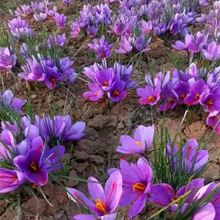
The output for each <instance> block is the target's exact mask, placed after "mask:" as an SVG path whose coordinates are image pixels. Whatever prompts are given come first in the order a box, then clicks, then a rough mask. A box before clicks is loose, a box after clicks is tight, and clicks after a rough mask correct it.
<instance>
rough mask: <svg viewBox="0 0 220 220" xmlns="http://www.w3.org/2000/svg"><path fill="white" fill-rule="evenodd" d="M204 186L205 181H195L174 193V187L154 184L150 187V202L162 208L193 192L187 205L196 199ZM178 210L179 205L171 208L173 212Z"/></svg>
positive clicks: (187, 199) (188, 197) (187, 200)
mask: <svg viewBox="0 0 220 220" xmlns="http://www.w3.org/2000/svg"><path fill="white" fill-rule="evenodd" d="M203 186H204V179H194V180H192V181H191V182H190V183H189V184H188V185H186V186H183V187H181V188H180V189H179V190H178V191H177V192H176V193H175V192H174V190H173V188H172V186H170V185H169V184H166V183H160V184H154V185H152V186H151V187H150V196H151V197H150V198H149V201H150V202H151V203H153V204H156V205H158V206H160V207H165V206H168V205H169V204H170V203H172V202H174V201H175V200H176V199H178V198H179V197H180V196H183V195H184V194H185V193H187V192H189V191H190V190H192V191H191V192H190V193H189V195H188V196H187V197H186V201H185V203H189V202H190V201H191V200H192V198H193V197H194V195H195V193H196V192H197V191H198V190H199V189H200V188H201V187H203ZM177 208H178V203H175V204H174V205H172V206H171V207H170V210H171V211H174V212H175V211H176V210H177Z"/></svg>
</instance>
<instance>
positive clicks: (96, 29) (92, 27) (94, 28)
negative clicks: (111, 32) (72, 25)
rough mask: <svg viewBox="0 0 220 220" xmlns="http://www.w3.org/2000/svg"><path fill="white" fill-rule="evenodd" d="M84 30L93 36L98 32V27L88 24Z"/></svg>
mask: <svg viewBox="0 0 220 220" xmlns="http://www.w3.org/2000/svg"><path fill="white" fill-rule="evenodd" d="M86 32H87V34H88V35H89V37H95V36H96V35H97V33H98V28H96V27H94V26H88V27H87V29H86Z"/></svg>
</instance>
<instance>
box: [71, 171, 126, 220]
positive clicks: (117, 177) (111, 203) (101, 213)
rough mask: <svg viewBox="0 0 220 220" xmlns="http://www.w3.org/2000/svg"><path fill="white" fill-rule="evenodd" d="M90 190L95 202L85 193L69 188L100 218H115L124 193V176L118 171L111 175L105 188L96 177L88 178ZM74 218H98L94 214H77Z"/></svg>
mask: <svg viewBox="0 0 220 220" xmlns="http://www.w3.org/2000/svg"><path fill="white" fill-rule="evenodd" d="M88 180H89V181H92V182H88V190H89V193H90V195H91V198H92V200H93V201H95V204H94V202H92V201H90V200H89V199H88V198H87V197H86V196H85V195H84V194H83V193H81V192H80V191H78V190H76V189H71V188H67V190H68V193H69V194H70V195H71V196H72V197H73V198H74V199H75V200H76V201H78V202H79V203H80V204H82V205H83V206H84V207H86V208H88V209H89V210H91V212H92V213H94V214H95V216H97V217H98V218H102V219H105V218H106V219H109V220H113V219H115V218H116V213H115V209H116V208H117V207H118V204H119V201H120V198H121V195H122V176H121V174H120V172H118V171H116V172H114V173H112V174H111V175H110V177H109V178H108V180H107V181H106V184H105V189H103V187H102V185H101V184H100V183H98V181H97V179H95V178H94V177H89V179H88ZM73 219H77V220H88V219H96V218H95V217H94V216H93V215H83V214H82V215H76V216H74V218H73Z"/></svg>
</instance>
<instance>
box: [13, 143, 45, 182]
mask: <svg viewBox="0 0 220 220" xmlns="http://www.w3.org/2000/svg"><path fill="white" fill-rule="evenodd" d="M13 162H14V165H15V166H16V167H17V168H18V169H19V170H20V171H21V172H23V173H24V176H25V178H26V179H27V180H28V181H30V182H31V183H34V185H35V186H37V185H40V186H44V185H45V184H47V181H48V170H47V164H46V163H45V161H44V160H43V146H42V145H39V146H36V147H34V148H32V149H31V150H30V151H29V152H28V153H27V155H19V156H17V157H15V158H14V160H13Z"/></svg>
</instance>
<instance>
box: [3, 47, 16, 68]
mask: <svg viewBox="0 0 220 220" xmlns="http://www.w3.org/2000/svg"><path fill="white" fill-rule="evenodd" d="M16 60H17V57H16V56H15V55H14V54H13V53H12V52H11V51H10V50H9V48H8V47H0V69H7V70H10V69H12V68H13V67H14V66H15V64H16Z"/></svg>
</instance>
